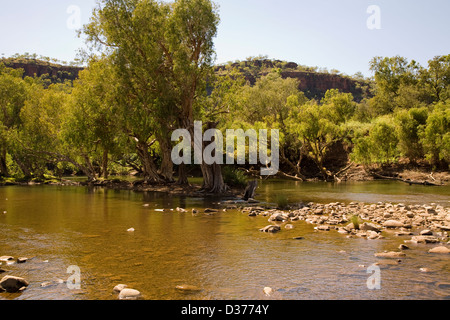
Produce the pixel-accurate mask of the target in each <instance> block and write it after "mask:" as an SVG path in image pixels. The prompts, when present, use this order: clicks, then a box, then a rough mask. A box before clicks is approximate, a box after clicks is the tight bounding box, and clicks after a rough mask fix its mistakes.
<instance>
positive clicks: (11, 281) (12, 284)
mask: <svg viewBox="0 0 450 320" xmlns="http://www.w3.org/2000/svg"><path fill="white" fill-rule="evenodd" d="M28 285H29V283H28V281H27V280H25V279H24V278H20V277H15V276H4V277H3V278H2V280H0V287H2V288H3V289H5V290H6V291H7V292H18V291H23V290H25V289H26V287H28Z"/></svg>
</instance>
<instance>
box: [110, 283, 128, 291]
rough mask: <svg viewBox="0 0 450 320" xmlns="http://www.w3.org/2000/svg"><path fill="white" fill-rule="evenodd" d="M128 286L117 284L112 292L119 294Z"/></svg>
mask: <svg viewBox="0 0 450 320" xmlns="http://www.w3.org/2000/svg"><path fill="white" fill-rule="evenodd" d="M127 287H128V286H127V285H126V284H118V285H117V286H115V287H114V289H113V291H114V292H120V291H122V290H123V289H125V288H127Z"/></svg>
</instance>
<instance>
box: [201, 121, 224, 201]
mask: <svg viewBox="0 0 450 320" xmlns="http://www.w3.org/2000/svg"><path fill="white" fill-rule="evenodd" d="M216 125H217V124H216V123H213V122H209V123H208V124H207V128H206V130H209V129H214V128H215V127H216ZM204 149H205V144H204V142H202V152H203V150H204ZM201 169H202V173H203V186H202V189H203V190H204V191H206V192H208V193H215V194H221V193H225V192H226V191H227V189H228V187H227V185H226V184H225V182H224V181H223V176H222V166H221V165H220V164H217V163H214V164H212V165H208V164H206V163H205V159H203V161H202V164H201Z"/></svg>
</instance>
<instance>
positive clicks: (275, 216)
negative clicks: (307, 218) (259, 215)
mask: <svg viewBox="0 0 450 320" xmlns="http://www.w3.org/2000/svg"><path fill="white" fill-rule="evenodd" d="M286 219H287V217H284V216H283V213H281V212H276V213H274V214H272V215H271V216H270V217H269V221H281V222H283V221H285V220H286Z"/></svg>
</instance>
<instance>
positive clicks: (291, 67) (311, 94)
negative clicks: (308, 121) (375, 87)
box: [216, 60, 368, 101]
mask: <svg viewBox="0 0 450 320" xmlns="http://www.w3.org/2000/svg"><path fill="white" fill-rule="evenodd" d="M230 66H231V67H232V68H237V69H239V70H240V71H241V72H242V73H243V74H244V76H245V78H246V79H247V81H249V82H250V84H251V85H254V84H255V82H256V81H257V79H258V78H259V77H261V76H265V75H267V74H268V73H269V72H271V70H273V69H274V68H278V69H279V70H280V74H281V76H282V77H283V78H294V79H297V80H299V90H301V91H303V92H304V93H305V95H306V96H307V97H308V98H316V99H317V98H319V99H320V98H322V97H323V96H324V95H325V92H327V91H328V90H329V89H338V90H339V91H341V92H345V93H352V94H353V96H354V98H355V100H357V101H358V100H361V99H362V97H363V95H365V94H367V93H368V92H367V91H365V90H367V89H363V88H362V87H363V86H364V85H365V83H364V82H363V81H358V80H355V79H352V78H350V77H347V76H343V75H339V74H332V73H320V72H316V71H313V70H312V69H311V71H309V70H306V71H304V70H301V69H308V68H307V67H301V66H299V65H298V64H296V63H295V62H284V61H280V60H253V61H243V62H236V63H233V64H231V65H230ZM226 68H227V67H226V66H218V67H216V70H217V71H223V70H225V69H226Z"/></svg>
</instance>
